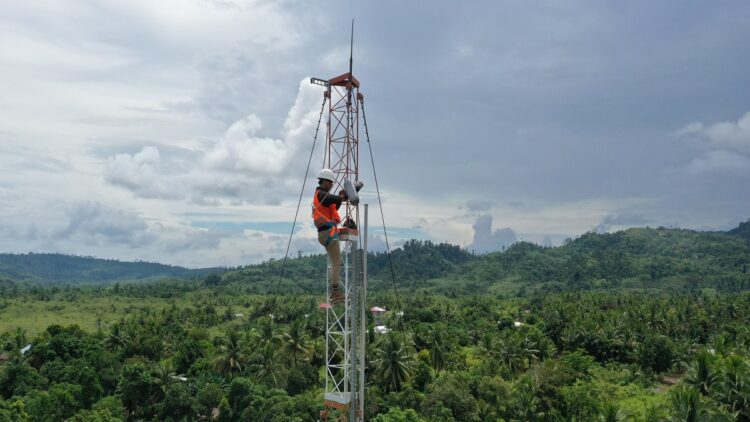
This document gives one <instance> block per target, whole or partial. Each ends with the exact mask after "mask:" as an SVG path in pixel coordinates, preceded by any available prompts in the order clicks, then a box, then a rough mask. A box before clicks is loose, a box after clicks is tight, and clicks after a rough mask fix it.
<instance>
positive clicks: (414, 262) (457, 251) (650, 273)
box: [0, 220, 750, 293]
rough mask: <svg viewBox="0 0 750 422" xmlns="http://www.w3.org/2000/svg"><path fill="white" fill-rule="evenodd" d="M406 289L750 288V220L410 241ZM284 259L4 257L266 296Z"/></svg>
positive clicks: (76, 273) (23, 266) (289, 273)
mask: <svg viewBox="0 0 750 422" xmlns="http://www.w3.org/2000/svg"><path fill="white" fill-rule="evenodd" d="M392 259H393V264H394V267H395V276H396V282H397V284H399V285H400V286H403V287H405V288H428V289H433V290H436V291H438V292H443V293H449V292H452V291H454V290H455V289H456V288H459V290H465V291H467V292H475V293H496V292H508V291H517V290H518V289H521V288H525V287H532V288H536V289H541V290H545V289H546V290H549V291H560V290H570V289H573V290H578V289H588V288H597V287H600V288H601V287H616V286H632V287H660V288H663V287H665V286H686V285H693V286H704V287H716V288H719V289H722V290H730V291H736V290H745V289H750V270H749V269H748V267H750V220H748V221H746V222H743V223H741V224H740V225H739V226H738V227H736V228H734V229H731V230H728V231H705V232H703V231H695V230H686V229H667V228H663V227H660V228H648V227H646V228H631V229H627V230H623V231H619V232H615V233H602V234H600V233H593V232H590V233H585V234H583V235H581V236H580V237H578V238H575V239H571V240H570V241H566V242H565V244H564V245H562V246H559V247H546V248H545V247H542V246H539V245H536V244H532V243H528V242H517V243H515V244H514V245H512V246H511V247H509V248H507V249H506V250H505V251H503V252H492V253H488V254H484V255H474V254H472V253H470V252H468V251H467V250H466V249H464V248H461V247H460V246H457V245H452V244H448V243H440V244H436V243H432V242H430V241H420V240H410V241H408V242H406V243H405V244H404V245H403V246H402V247H400V248H398V249H395V250H394V251H393V253H392ZM368 263H369V267H368V268H369V271H368V273H369V275H370V277H371V279H370V280H371V285H372V286H373V287H377V288H391V287H392V281H391V272H390V270H391V266H390V259H389V258H388V256H387V255H386V254H385V253H372V254H370V258H369V259H368ZM325 267H326V260H325V256H324V255H322V254H318V255H310V256H303V257H300V258H292V259H290V260H289V261H288V263H287V266H286V271H285V273H284V274H285V278H284V280H283V282H281V284H282V285H285V286H286V289H287V290H288V291H307V292H316V291H318V290H320V286H322V285H323V284H321V283H323V281H321V279H322V278H324V274H325ZM280 268H281V261H280V260H270V261H267V262H264V263H260V264H252V265H247V266H244V267H239V268H233V269H227V268H201V269H188V268H184V267H179V266H172V265H165V264H159V263H153V262H123V261H118V260H109V259H99V258H92V257H80V256H71V255H63V254H55V253H28V254H7V253H6V254H0V282H3V279H6V280H12V281H21V282H31V283H41V284H57V283H61V284H87V283H88V284H93V283H100V284H102V283H103V284H108V283H114V282H118V281H148V280H157V279H163V278H180V279H190V278H199V279H203V278H205V276H206V275H208V274H212V273H222V276H221V277H220V279H219V280H220V281H217V280H216V279H215V278H214V279H212V282H211V283H208V282H206V284H207V285H209V284H219V283H221V284H227V283H228V284H241V285H244V286H246V287H248V288H249V289H251V290H250V291H255V292H257V293H264V292H266V293H267V292H268V291H269V290H268V289H269V288H270V287H271V286H273V285H276V284H278V283H279V282H280V281H281V280H279V276H280V274H281V271H280Z"/></svg>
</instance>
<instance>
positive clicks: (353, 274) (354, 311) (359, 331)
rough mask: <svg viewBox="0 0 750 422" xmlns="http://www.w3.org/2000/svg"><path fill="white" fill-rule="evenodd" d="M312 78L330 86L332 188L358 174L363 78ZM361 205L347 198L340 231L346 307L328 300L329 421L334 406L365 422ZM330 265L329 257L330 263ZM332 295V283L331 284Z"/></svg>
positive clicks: (325, 415)
mask: <svg viewBox="0 0 750 422" xmlns="http://www.w3.org/2000/svg"><path fill="white" fill-rule="evenodd" d="M311 82H312V83H314V84H318V85H323V86H325V87H326V88H327V89H326V91H325V93H324V96H325V98H326V100H327V102H328V116H327V122H326V126H327V130H326V132H327V140H326V149H325V157H324V167H327V168H330V169H331V170H332V171H333V173H334V174H335V175H336V180H335V183H334V188H333V190H332V192H333V193H334V194H335V192H338V190H339V189H341V188H342V187H343V186H344V180H349V181H352V182H354V181H357V180H360V178H359V170H360V165H359V164H360V163H359V127H360V107H359V104H361V100H362V99H363V97H362V94H361V93H360V92H359V87H360V85H359V81H358V80H357V79H356V78H355V77H354V76H353V75H352V72H351V59H350V71H349V72H348V73H345V74H343V75H340V76H337V77H335V78H332V79H329V80H321V79H316V78H313V79H312V80H311ZM359 211H360V210H359V205H358V204H352V203H351V202H349V201H348V200H346V201H344V202H342V205H341V208H340V209H339V213H340V214H341V217H342V223H343V227H342V228H341V231H340V233H339V240H340V242H341V252H342V259H341V261H342V268H341V270H342V272H343V274H342V275H341V282H340V288H341V289H342V290H343V292H344V294H345V295H346V299H345V301H344V303H343V306H340V305H337V306H332V305H331V304H330V303H329V302H327V303H326V306H325V308H326V381H325V391H324V395H325V396H324V404H325V407H326V410H325V411H323V412H322V413H321V419H323V420H328V416H329V409H331V410H332V409H336V410H337V411H338V413H339V415H340V418H341V420H347V421H364V384H365V379H364V367H365V364H364V360H365V333H366V325H367V323H366V319H365V304H366V283H367V281H366V277H367V275H366V268H367V253H366V250H367V240H366V238H367V234H366V226H367V205H365V211H364V217H365V221H364V226H363V227H362V228H363V229H364V230H363V231H364V239H365V240H364V244H362V245H361V246H360V243H362V242H361V240H362V236H360V231H359V230H360V213H359ZM328 265H329V268H330V262H329V264H328ZM326 286H327V288H326V289H327V295H326V297H327V298H330V283H329V282H327V283H326Z"/></svg>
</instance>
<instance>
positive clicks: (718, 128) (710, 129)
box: [675, 112, 750, 175]
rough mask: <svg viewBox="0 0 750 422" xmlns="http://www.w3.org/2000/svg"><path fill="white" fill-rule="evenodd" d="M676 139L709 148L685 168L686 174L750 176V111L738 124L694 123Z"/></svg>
mask: <svg viewBox="0 0 750 422" xmlns="http://www.w3.org/2000/svg"><path fill="white" fill-rule="evenodd" d="M675 136H677V137H678V138H680V139H683V140H690V141H693V142H697V144H698V145H700V146H701V147H703V148H704V149H705V151H703V152H701V153H700V154H699V155H698V156H697V157H694V158H693V159H692V160H691V161H690V163H688V165H687V166H685V167H684V168H683V169H682V170H683V171H684V172H685V173H686V174H690V175H705V174H709V173H735V174H738V173H739V174H747V173H750V112H747V113H745V114H744V115H743V116H741V117H740V118H739V119H737V121H736V122H732V121H729V122H718V123H713V124H710V125H704V124H703V123H701V122H692V123H689V124H687V125H686V126H685V127H683V128H682V129H680V130H678V131H676V132H675Z"/></svg>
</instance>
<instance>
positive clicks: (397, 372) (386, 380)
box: [373, 333, 414, 392]
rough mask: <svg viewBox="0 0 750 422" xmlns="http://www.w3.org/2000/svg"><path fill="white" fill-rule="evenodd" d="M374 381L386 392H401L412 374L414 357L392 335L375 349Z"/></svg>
mask: <svg viewBox="0 0 750 422" xmlns="http://www.w3.org/2000/svg"><path fill="white" fill-rule="evenodd" d="M373 364H374V366H375V380H376V382H378V384H380V386H381V387H382V388H383V389H384V390H385V391H386V392H390V391H401V388H402V387H403V385H404V383H405V382H407V381H408V380H409V378H411V376H412V374H413V372H414V357H413V356H412V355H411V354H410V353H409V352H408V350H407V348H406V346H405V345H404V344H403V343H402V342H401V340H399V338H398V337H397V336H396V335H395V334H394V333H389V334H388V335H387V336H386V337H385V338H384V339H383V340H382V341H381V342H380V343H379V344H378V346H377V347H376V349H375V360H374V361H373Z"/></svg>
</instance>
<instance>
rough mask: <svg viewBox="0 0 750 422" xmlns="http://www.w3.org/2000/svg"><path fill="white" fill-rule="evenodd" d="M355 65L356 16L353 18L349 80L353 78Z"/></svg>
mask: <svg viewBox="0 0 750 422" xmlns="http://www.w3.org/2000/svg"><path fill="white" fill-rule="evenodd" d="M353 66H354V18H352V40H351V44H350V45H349V80H351V79H352V67H353Z"/></svg>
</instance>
